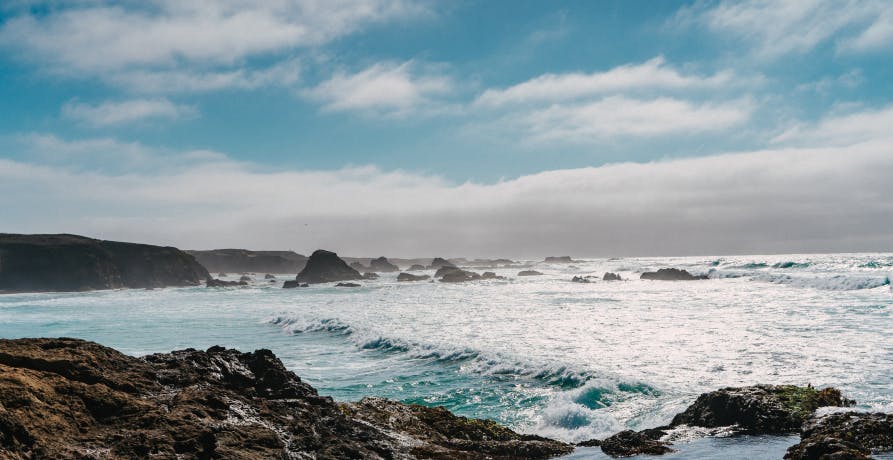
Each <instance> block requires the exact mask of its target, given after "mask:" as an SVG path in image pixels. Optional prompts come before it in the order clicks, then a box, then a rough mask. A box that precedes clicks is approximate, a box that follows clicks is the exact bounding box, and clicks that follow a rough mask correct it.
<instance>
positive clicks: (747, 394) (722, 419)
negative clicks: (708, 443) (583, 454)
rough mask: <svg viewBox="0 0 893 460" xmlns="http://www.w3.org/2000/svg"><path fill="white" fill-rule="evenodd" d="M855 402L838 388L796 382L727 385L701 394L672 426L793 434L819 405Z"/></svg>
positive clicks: (849, 404)
mask: <svg viewBox="0 0 893 460" xmlns="http://www.w3.org/2000/svg"><path fill="white" fill-rule="evenodd" d="M853 404H854V401H851V400H848V399H846V398H844V397H843V396H841V394H840V390H838V389H836V388H825V389H822V390H818V389H815V388H813V387H811V386H807V387H798V386H795V385H754V386H749V387H740V388H723V389H721V390H717V391H711V392H710V393H704V394H702V395H701V396H699V397H698V399H697V400H695V402H694V403H693V404H692V405H691V406H689V407H688V408H687V409H686V410H685V412H682V413H680V414H677V415H676V416H675V417H674V418H673V421H672V423H671V424H670V425H671V426H678V425H690V426H701V427H706V428H716V427H724V426H731V425H737V427H738V429H739V430H740V431H742V432H746V433H750V434H784V433H793V432H797V431H799V430H800V427H801V426H802V425H803V423H804V422H805V421H806V420H808V419H809V418H810V417H812V414H813V413H814V412H815V410H816V409H818V408H819V407H823V406H837V407H847V406H851V405H853Z"/></svg>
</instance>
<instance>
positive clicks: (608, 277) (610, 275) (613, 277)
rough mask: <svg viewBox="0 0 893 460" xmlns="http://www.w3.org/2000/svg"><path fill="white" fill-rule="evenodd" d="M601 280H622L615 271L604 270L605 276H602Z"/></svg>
mask: <svg viewBox="0 0 893 460" xmlns="http://www.w3.org/2000/svg"><path fill="white" fill-rule="evenodd" d="M602 280H603V281H623V278H621V277H620V275H618V274H616V273H611V272H605V276H604V277H602Z"/></svg>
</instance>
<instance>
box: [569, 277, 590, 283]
mask: <svg viewBox="0 0 893 460" xmlns="http://www.w3.org/2000/svg"><path fill="white" fill-rule="evenodd" d="M571 281H573V282H574V283H589V282H590V281H589V278H586V277H583V276H575V277H573V278H571Z"/></svg>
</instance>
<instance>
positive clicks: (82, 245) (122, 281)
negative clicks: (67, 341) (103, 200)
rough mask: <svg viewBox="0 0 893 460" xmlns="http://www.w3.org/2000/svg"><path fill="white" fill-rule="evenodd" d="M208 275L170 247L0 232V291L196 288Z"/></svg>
mask: <svg viewBox="0 0 893 460" xmlns="http://www.w3.org/2000/svg"><path fill="white" fill-rule="evenodd" d="M208 278H210V274H208V271H207V270H205V268H204V267H202V266H201V265H200V264H199V263H198V262H196V261H195V259H194V258H193V257H192V256H190V255H189V254H186V253H184V252H183V251H180V250H179V249H177V248H173V247H162V246H152V245H148V244H136V243H122V242H117V241H103V240H95V239H92V238H87V237H83V236H77V235H17V234H7V233H3V234H0V291H4V290H5V291H19V292H22V291H25V292H39V291H88V290H94V289H118V288H140V289H141V288H157V287H166V286H197V285H199V284H201V282H202V281H203V280H205V279H208Z"/></svg>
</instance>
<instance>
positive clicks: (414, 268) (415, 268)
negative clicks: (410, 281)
mask: <svg viewBox="0 0 893 460" xmlns="http://www.w3.org/2000/svg"><path fill="white" fill-rule="evenodd" d="M420 270H425V266H424V265H419V264H412V266H411V267H409V269H408V270H406V271H409V272H417V271H420Z"/></svg>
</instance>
